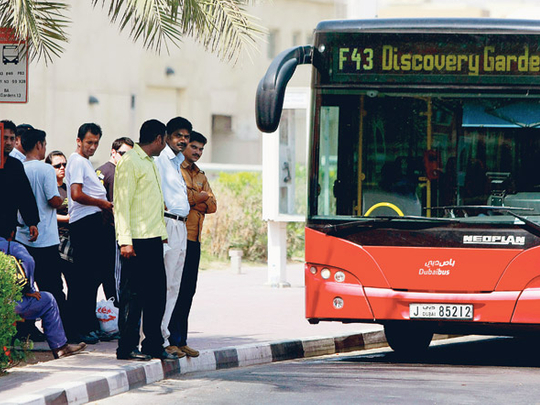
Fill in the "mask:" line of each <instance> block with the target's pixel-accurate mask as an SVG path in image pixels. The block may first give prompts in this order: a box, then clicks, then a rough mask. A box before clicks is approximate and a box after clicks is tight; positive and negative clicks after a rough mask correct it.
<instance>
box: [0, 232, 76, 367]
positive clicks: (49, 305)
mask: <svg viewBox="0 0 540 405" xmlns="http://www.w3.org/2000/svg"><path fill="white" fill-rule="evenodd" d="M14 233H15V232H14V231H11V232H9V235H0V251H2V252H4V253H5V254H8V255H11V256H13V257H15V259H17V260H19V261H20V263H21V266H22V267H23V269H24V271H25V273H26V277H27V279H28V283H27V284H26V285H25V287H24V290H23V296H22V299H21V300H20V301H18V302H17V305H16V306H15V312H16V313H17V315H19V316H20V317H21V318H23V319H25V320H36V319H37V318H41V320H42V322H43V331H44V332H45V337H46V339H47V343H48V344H49V347H50V348H51V350H52V352H53V356H54V358H55V359H58V358H62V357H67V356H71V355H73V354H78V353H80V352H81V351H83V350H84V349H85V348H86V344H85V343H84V342H82V343H79V344H68V343H67V338H66V334H65V332H64V326H63V325H62V320H61V319H60V311H59V310H58V305H57V304H56V300H55V299H54V297H53V295H52V294H51V293H48V292H45V291H36V290H35V289H34V259H33V258H32V256H30V254H29V253H28V251H27V250H26V248H25V247H24V246H23V245H21V244H20V243H17V242H14V241H12V239H13V236H14ZM6 237H7V238H6Z"/></svg>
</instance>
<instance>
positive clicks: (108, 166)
mask: <svg viewBox="0 0 540 405" xmlns="http://www.w3.org/2000/svg"><path fill="white" fill-rule="evenodd" d="M132 148H133V141H132V140H131V139H130V138H128V137H123V138H118V139H116V140H115V141H114V142H113V144H112V148H111V157H110V158H109V161H108V162H107V163H105V164H103V165H101V166H100V167H98V168H97V169H96V174H97V175H98V177H99V179H100V180H101V182H102V183H103V185H104V186H105V190H107V200H109V201H110V202H112V200H113V188H114V172H115V170H116V165H117V163H118V161H119V160H120V159H121V158H122V156H123V155H124V153H126V152H127V151H128V150H130V149H132Z"/></svg>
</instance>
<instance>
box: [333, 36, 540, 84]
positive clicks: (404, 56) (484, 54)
mask: <svg viewBox="0 0 540 405" xmlns="http://www.w3.org/2000/svg"><path fill="white" fill-rule="evenodd" d="M352 38H354V39H357V40H354V41H351V40H350V39H352ZM348 39H349V41H347V42H348V43H347V44H346V45H344V44H343V42H344V41H338V42H337V43H338V44H339V45H336V46H334V47H333V64H332V65H333V69H332V70H333V72H332V74H331V77H332V81H333V82H368V83H372V82H419V83H426V82H428V83H432V82H436V81H441V82H444V81H445V80H444V78H445V77H448V78H450V77H451V78H452V79H451V80H452V81H456V80H457V82H458V83H486V84H492V83H501V81H502V82H503V83H504V82H505V81H507V80H508V79H509V78H512V80H515V79H516V78H517V79H518V80H519V79H520V78H521V79H524V80H523V83H526V82H530V81H531V79H532V78H536V77H538V76H540V37H538V36H525V35H520V36H509V35H505V36H502V35H501V36H500V37H497V36H494V35H491V36H490V37H489V38H488V37H485V36H478V35H459V36H456V35H453V36H452V35H426V34H424V35H412V34H411V35H403V34H402V35H381V34H379V35H374V34H367V35H359V36H357V37H356V36H349V37H348ZM458 41H459V42H458ZM536 80H538V79H537V78H536ZM513 83H516V82H515V81H513Z"/></svg>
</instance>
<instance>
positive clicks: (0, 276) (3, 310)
mask: <svg viewBox="0 0 540 405" xmlns="http://www.w3.org/2000/svg"><path fill="white" fill-rule="evenodd" d="M13 260H15V259H14V258H13V257H11V256H7V255H5V254H4V253H2V252H0V373H3V372H5V370H6V369H7V368H9V367H11V366H13V365H15V364H16V363H17V362H18V361H20V360H21V359H22V358H23V357H24V352H22V351H20V350H17V349H15V348H14V347H13V346H12V345H11V342H12V340H13V336H15V333H16V331H17V330H16V327H15V322H16V321H17V320H19V319H20V318H19V317H18V315H17V314H15V304H16V302H17V301H19V300H20V299H21V287H19V286H17V285H16V283H15V264H14V262H13ZM14 344H15V346H19V345H20V343H19V342H14Z"/></svg>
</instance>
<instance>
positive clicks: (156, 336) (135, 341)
mask: <svg viewBox="0 0 540 405" xmlns="http://www.w3.org/2000/svg"><path fill="white" fill-rule="evenodd" d="M133 249H134V250H135V254H136V256H134V257H132V258H130V259H124V258H122V278H121V286H120V315H119V318H118V326H119V328H120V340H119V341H118V349H117V350H116V353H117V354H118V355H119V356H126V355H128V354H129V353H131V352H132V351H133V350H135V349H137V348H138V346H139V340H140V334H139V330H140V323H141V314H142V317H143V318H142V322H143V333H144V340H143V342H142V348H141V350H142V352H143V353H147V354H150V355H156V354H159V353H162V352H163V336H162V333H161V321H162V319H163V313H164V312H165V301H166V293H167V281H166V274H165V263H164V262H163V242H162V240H161V238H151V239H133Z"/></svg>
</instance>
